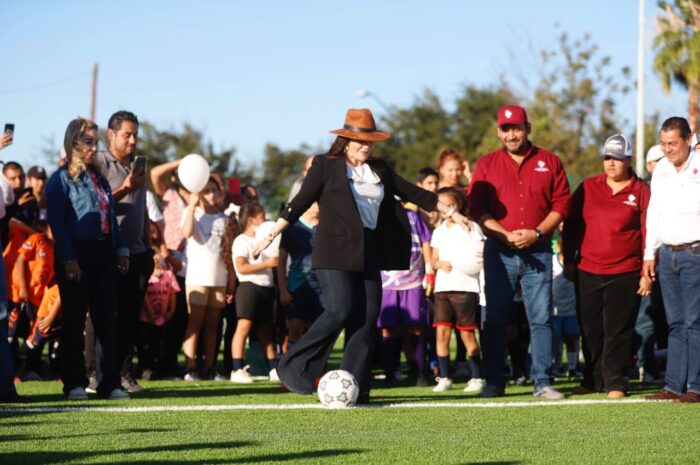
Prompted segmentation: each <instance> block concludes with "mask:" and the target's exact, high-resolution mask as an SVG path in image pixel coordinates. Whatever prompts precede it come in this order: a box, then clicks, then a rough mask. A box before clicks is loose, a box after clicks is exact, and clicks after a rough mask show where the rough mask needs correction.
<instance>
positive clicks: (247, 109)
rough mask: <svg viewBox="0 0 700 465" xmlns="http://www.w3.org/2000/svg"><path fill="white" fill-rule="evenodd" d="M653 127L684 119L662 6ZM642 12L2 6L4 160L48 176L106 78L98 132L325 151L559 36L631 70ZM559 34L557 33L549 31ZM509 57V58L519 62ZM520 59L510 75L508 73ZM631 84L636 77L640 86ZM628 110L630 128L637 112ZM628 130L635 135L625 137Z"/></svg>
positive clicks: (550, 5)
mask: <svg viewBox="0 0 700 465" xmlns="http://www.w3.org/2000/svg"><path fill="white" fill-rule="evenodd" d="M646 3H647V6H646V10H647V11H646V18H647V28H646V29H647V31H648V32H649V34H648V38H647V44H648V46H647V53H646V61H647V72H646V73H645V76H646V79H647V85H646V89H645V95H646V97H647V101H646V113H647V114H651V113H654V112H657V111H658V112H660V114H661V116H662V117H665V116H670V115H672V114H680V115H684V114H685V112H686V110H685V108H686V107H685V98H686V95H685V92H684V91H682V90H679V89H676V90H674V92H673V94H672V95H671V96H666V95H664V94H663V93H662V91H661V89H660V87H659V84H658V81H657V79H656V77H655V76H654V74H653V72H652V71H651V66H650V62H651V59H652V57H653V53H652V49H651V45H650V44H651V33H652V32H653V18H654V16H655V15H656V14H657V13H658V9H657V7H656V3H655V2H653V1H650V0H647V1H646ZM637 5H638V2H637V1H636V0H620V1H609V0H608V1H600V0H589V1H585V2H581V1H546V0H531V1H528V2H523V1H515V0H504V1H501V2H474V1H466V0H464V1H458V0H444V1H412V0H403V1H399V0H389V1H374V2H371V1H364V0H363V1H355V2H330V1H315V0H314V1H301V0H300V1H296V2H291V1H262V0H260V1H188V2H183V1H179V0H173V1H167V2H166V1H141V2H137V1H129V0H123V1H117V2H114V1H111V2H79V1H70V0H64V1H60V2H59V1H18V0H15V1H11V0H5V2H3V6H2V17H3V19H2V27H1V28H0V43H2V50H3V52H2V60H1V61H0V69H1V70H2V72H1V73H0V124H3V125H4V123H5V122H13V123H15V125H16V129H15V143H14V144H13V146H11V147H8V148H7V149H5V150H3V152H0V159H2V160H5V161H7V160H10V159H14V160H18V161H20V162H21V163H24V164H26V165H31V164H34V163H36V162H43V161H44V160H42V159H41V158H40V153H41V150H40V149H41V147H43V146H45V145H46V142H45V140H46V139H47V138H48V139H49V140H53V141H54V142H55V143H57V144H59V143H60V141H61V140H62V136H63V131H64V130H65V127H66V124H67V123H68V121H69V120H70V119H71V118H73V117H75V116H77V115H88V114H89V106H90V82H91V69H92V65H93V63H95V62H97V63H99V66H100V74H99V80H98V99H97V118H96V119H97V123H98V124H99V125H100V126H102V127H104V126H105V125H106V122H107V119H108V118H109V115H110V114H111V113H113V112H114V111H116V110H120V109H128V110H131V111H133V112H135V113H136V114H137V115H138V116H139V118H141V119H145V120H149V121H151V122H153V123H154V124H156V126H158V127H161V128H168V127H178V126H180V125H181V124H182V123H183V122H190V123H192V124H194V125H195V126H196V127H198V128H200V129H202V130H203V131H204V132H205V133H206V134H207V136H208V137H209V138H210V139H211V140H212V141H213V142H214V145H215V146H217V147H222V148H223V147H229V146H232V145H233V146H236V147H237V149H238V156H239V159H240V160H241V161H243V162H244V163H250V162H254V161H256V160H259V159H260V156H261V154H262V150H263V147H264V144H265V143H266V142H273V143H276V144H279V145H280V146H282V147H283V148H295V147H297V146H298V145H299V144H301V143H302V142H307V143H310V144H312V145H318V144H321V145H324V146H325V145H326V144H327V143H328V142H329V141H330V140H331V136H330V135H328V133H327V131H328V130H331V129H335V128H336V127H339V126H340V125H342V122H343V118H344V115H345V111H346V109H347V108H351V107H354V108H358V107H370V108H372V109H373V111H375V113H378V114H379V113H382V111H383V110H382V108H381V107H380V106H379V105H378V104H377V103H375V102H374V101H372V99H371V98H360V97H358V96H357V91H358V89H367V90H370V91H371V92H373V93H374V94H376V95H377V96H379V97H380V98H381V100H383V101H384V102H386V103H387V104H389V105H398V106H405V105H409V104H410V103H411V102H412V101H413V100H414V98H415V97H416V95H419V94H421V93H422V91H423V89H424V88H425V87H430V88H432V89H433V90H434V91H436V92H437V93H438V95H440V96H441V97H442V98H443V99H444V100H445V101H446V102H449V101H451V100H452V99H453V98H454V97H455V96H457V95H458V94H459V90H460V88H461V86H463V85H464V84H467V83H473V84H477V85H486V84H488V83H491V82H495V81H496V80H497V79H498V76H499V75H505V76H506V78H509V77H513V78H514V77H515V73H514V69H519V70H522V69H525V70H526V71H527V72H529V71H530V70H531V71H532V72H533V73H535V72H536V62H535V61H533V59H532V57H533V56H532V54H531V52H532V51H533V50H540V49H542V48H551V47H552V46H554V44H555V41H556V37H557V35H558V33H559V32H560V31H562V30H564V31H567V32H568V33H569V34H570V35H571V36H572V37H581V36H582V35H583V33H584V32H588V33H590V34H591V35H592V38H593V41H594V42H595V43H597V44H598V45H599V46H600V48H601V52H602V53H603V54H606V55H610V56H611V57H612V60H613V65H614V67H615V68H616V69H619V68H621V67H622V66H630V67H631V68H632V69H633V71H634V70H636V56H637V51H636V50H637V49H636V46H637V45H636V44H637V14H638V12H637ZM555 24H558V25H559V29H558V30H557V29H556V28H555V27H554V25H555ZM514 57H516V58H514ZM514 60H515V62H516V64H517V66H514ZM635 74H636V72H635ZM623 103H624V105H623V106H624V111H625V113H626V116H627V119H628V120H629V121H631V122H634V120H635V116H634V115H635V100H634V97H630V98H629V99H627V100H626V101H625V102H623ZM627 129H630V128H627Z"/></svg>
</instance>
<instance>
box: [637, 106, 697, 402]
mask: <svg viewBox="0 0 700 465" xmlns="http://www.w3.org/2000/svg"><path fill="white" fill-rule="evenodd" d="M661 148H662V150H663V151H664V153H665V154H666V158H663V159H661V160H660V161H659V163H658V164H657V165H656V168H655V170H654V176H653V177H652V179H651V201H650V203H649V208H648V210H647V236H646V248H645V250H644V268H643V273H644V275H645V276H646V277H647V278H649V279H652V280H654V279H655V278H656V272H658V274H659V280H660V282H661V292H662V294H663V299H664V305H665V307H666V319H667V320H668V326H669V337H668V359H667V362H666V384H665V386H664V388H663V389H662V390H661V391H659V392H657V393H656V394H654V395H652V396H648V397H647V399H648V400H674V401H676V402H700V154H699V153H698V152H697V151H694V150H693V149H692V147H691V135H690V126H689V125H688V121H687V120H686V119H685V118H679V117H673V118H669V119H667V120H666V121H664V124H663V125H662V126H661Z"/></svg>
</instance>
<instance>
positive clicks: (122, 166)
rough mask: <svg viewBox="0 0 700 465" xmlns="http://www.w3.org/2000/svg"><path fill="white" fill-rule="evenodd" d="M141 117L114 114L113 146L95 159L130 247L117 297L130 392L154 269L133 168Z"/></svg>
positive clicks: (138, 173) (142, 178)
mask: <svg viewBox="0 0 700 465" xmlns="http://www.w3.org/2000/svg"><path fill="white" fill-rule="evenodd" d="M138 130H139V121H138V119H137V118H136V115H134V114H133V113H131V112H128V111H118V112H116V113H114V114H113V115H112V116H111V118H110V119H109V123H108V124H107V138H108V139H109V147H108V149H107V150H106V151H100V152H98V154H97V156H96V163H97V164H98V166H99V167H100V169H101V171H102V173H103V174H104V176H105V177H106V178H107V180H108V181H109V185H110V187H111V188H112V195H113V196H114V199H115V200H117V204H116V214H117V221H118V222H119V229H120V230H121V232H122V235H123V236H124V240H125V241H126V244H127V245H128V246H129V271H128V272H127V273H126V275H123V276H121V278H120V283H119V294H118V296H119V297H118V300H117V319H118V321H119V325H120V328H119V331H120V334H119V338H118V341H119V343H118V350H117V355H118V363H119V364H120V365H121V376H122V387H123V388H124V389H126V390H127V391H128V392H130V393H134V392H140V391H142V390H143V388H142V387H141V386H139V384H138V383H137V382H136V378H135V373H134V370H133V366H132V359H133V355H134V346H135V343H136V338H137V337H138V322H139V314H140V312H141V306H142V305H143V299H144V297H145V295H146V288H147V285H148V278H149V277H150V276H151V273H153V255H152V253H151V248H150V245H151V235H150V227H149V222H148V216H147V215H148V213H147V210H146V187H145V182H146V172H145V169H136V170H135V169H134V167H133V162H134V155H135V153H136V144H137V142H138Z"/></svg>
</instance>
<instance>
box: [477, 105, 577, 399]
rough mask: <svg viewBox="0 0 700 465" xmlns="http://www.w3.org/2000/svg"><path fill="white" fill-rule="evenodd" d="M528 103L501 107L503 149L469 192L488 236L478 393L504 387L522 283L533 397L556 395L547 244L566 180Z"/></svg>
mask: <svg viewBox="0 0 700 465" xmlns="http://www.w3.org/2000/svg"><path fill="white" fill-rule="evenodd" d="M529 134H530V124H529V122H528V119H527V113H526V112H525V109H524V108H522V107H519V106H516V105H506V106H504V107H502V108H501V109H499V110H498V138H499V139H500V141H501V143H502V144H503V146H502V148H500V149H499V150H496V151H495V152H491V153H489V154H487V155H484V156H483V157H482V158H481V159H480V160H479V161H478V163H477V164H476V168H475V170H474V174H473V176H472V183H471V185H470V190H469V198H470V209H471V215H472V217H473V218H474V219H475V220H477V221H478V222H479V224H480V225H482V228H483V230H484V232H485V233H486V234H487V236H488V239H487V241H486V244H485V247H484V273H485V277H486V313H485V316H484V323H483V330H482V333H481V334H482V347H483V351H484V359H483V360H484V375H485V377H486V386H485V388H484V390H483V391H482V392H481V394H480V397H499V396H502V395H504V392H505V384H506V379H505V374H504V373H503V366H504V364H505V360H506V326H508V325H509V324H510V323H511V319H512V315H513V314H514V306H515V304H514V297H515V295H516V292H517V291H518V290H519V289H522V298H523V303H524V304H525V311H526V313H527V319H528V322H529V325H530V335H531V336H530V341H531V347H532V349H531V350H532V369H531V376H530V377H531V379H532V382H533V384H534V393H533V395H534V396H535V397H539V398H543V399H552V400H556V399H561V398H563V397H564V396H563V395H562V394H561V393H560V392H559V391H557V390H556V389H554V388H552V387H551V381H550V370H551V364H552V323H551V314H552V247H551V245H550V240H551V237H552V234H553V233H554V230H555V229H556V228H557V226H558V225H559V223H561V221H562V219H563V217H564V215H565V213H566V208H567V203H568V200H569V197H570V196H571V194H570V191H569V183H568V181H567V179H566V173H565V172H564V167H563V166H562V163H561V160H560V159H559V157H557V156H556V155H555V154H553V153H551V152H548V151H546V150H543V149H541V148H539V147H536V146H534V145H533V144H532V143H531V142H530V141H529V140H528V136H529Z"/></svg>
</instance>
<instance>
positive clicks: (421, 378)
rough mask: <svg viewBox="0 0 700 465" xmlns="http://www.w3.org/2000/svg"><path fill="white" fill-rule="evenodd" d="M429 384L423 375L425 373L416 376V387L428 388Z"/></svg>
mask: <svg viewBox="0 0 700 465" xmlns="http://www.w3.org/2000/svg"><path fill="white" fill-rule="evenodd" d="M430 384H431V383H430V380H429V379H428V377H427V376H426V375H425V373H418V376H416V386H418V387H428V386H430Z"/></svg>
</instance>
